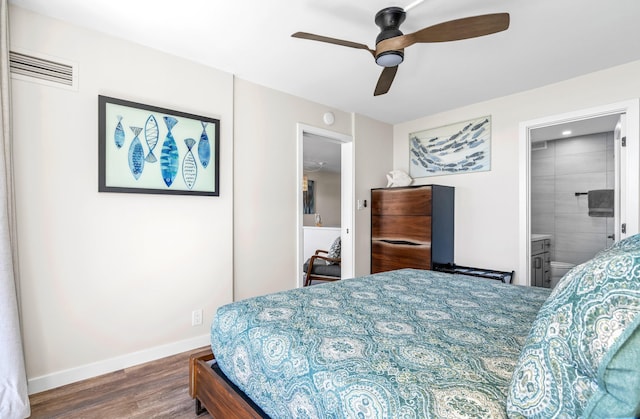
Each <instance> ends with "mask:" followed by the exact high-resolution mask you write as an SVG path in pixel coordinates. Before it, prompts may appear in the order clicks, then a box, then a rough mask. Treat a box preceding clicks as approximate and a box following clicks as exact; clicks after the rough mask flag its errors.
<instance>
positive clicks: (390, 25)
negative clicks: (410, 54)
mask: <svg viewBox="0 0 640 419" xmlns="http://www.w3.org/2000/svg"><path fill="white" fill-rule="evenodd" d="M406 17H407V14H406V13H405V11H404V9H402V8H401V7H386V8H384V9H382V10H380V11H379V12H378V13H376V17H375V22H376V25H378V27H380V33H379V34H378V36H377V37H376V45H377V44H378V43H379V42H380V41H384V40H385V39H389V38H395V37H396V36H402V35H403V33H402V31H401V30H400V25H401V24H402V22H404V20H405V18H406ZM403 60H404V52H403V51H402V50H391V51H384V52H382V53H380V54H378V55H377V56H376V63H378V64H379V65H381V66H383V67H393V66H396V65H398V64H400V63H401V62H402V61H403Z"/></svg>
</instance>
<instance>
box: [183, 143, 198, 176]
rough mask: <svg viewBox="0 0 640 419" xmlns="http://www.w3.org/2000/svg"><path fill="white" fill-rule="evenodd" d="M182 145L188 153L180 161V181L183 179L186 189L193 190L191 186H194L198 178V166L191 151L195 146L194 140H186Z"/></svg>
mask: <svg viewBox="0 0 640 419" xmlns="http://www.w3.org/2000/svg"><path fill="white" fill-rule="evenodd" d="M184 143H185V145H186V146H187V150H188V151H187V154H185V156H184V159H182V179H184V183H185V185H187V188H189V189H193V185H195V183H196V179H197V178H198V165H197V164H196V158H195V156H194V155H193V151H191V149H192V148H193V146H194V145H195V144H196V140H194V139H193V138H187V139H185V140H184Z"/></svg>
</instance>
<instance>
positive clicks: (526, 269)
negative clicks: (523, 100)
mask: <svg viewBox="0 0 640 419" xmlns="http://www.w3.org/2000/svg"><path fill="white" fill-rule="evenodd" d="M621 113H624V114H626V137H627V146H626V153H625V156H624V157H623V158H624V162H621V163H623V167H626V170H625V172H626V186H623V187H624V191H621V192H624V194H625V207H624V208H621V213H622V214H626V216H625V219H621V220H620V223H626V225H627V226H626V227H627V230H626V231H627V233H626V237H628V236H630V235H633V234H637V233H638V232H639V231H640V197H639V195H640V99H633V100H628V101H624V102H617V103H612V104H609V105H603V106H598V107H594V108H588V109H583V110H578V111H573V112H568V113H563V114H558V115H550V116H545V117H542V118H538V119H534V120H530V121H524V122H521V123H520V127H519V144H520V147H519V156H518V158H519V167H520V173H519V183H520V186H519V190H520V194H519V218H520V222H519V250H518V260H519V264H518V269H519V272H520V273H521V275H525V278H528V280H527V281H519V282H520V283H521V284H522V283H525V285H529V286H530V285H531V278H529V276H530V275H529V273H530V272H531V270H530V269H531V267H530V261H531V205H530V204H531V167H530V165H531V131H532V130H534V129H537V128H543V127H547V126H551V125H558V124H563V123H567V122H573V121H580V120H584V119H591V118H595V117H599V116H606V115H613V114H621ZM616 164H617V163H616ZM616 228H619V226H616ZM623 237H625V236H623Z"/></svg>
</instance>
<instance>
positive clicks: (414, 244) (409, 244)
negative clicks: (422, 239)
mask: <svg viewBox="0 0 640 419" xmlns="http://www.w3.org/2000/svg"><path fill="white" fill-rule="evenodd" d="M380 241H381V242H384V243H388V244H404V245H407V246H420V243H414V242H409V241H406V240H380Z"/></svg>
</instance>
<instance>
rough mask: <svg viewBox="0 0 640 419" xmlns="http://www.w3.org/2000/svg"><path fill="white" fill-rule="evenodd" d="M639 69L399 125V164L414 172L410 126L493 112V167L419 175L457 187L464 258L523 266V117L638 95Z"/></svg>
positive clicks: (458, 251) (458, 247)
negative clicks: (520, 231) (521, 241)
mask: <svg viewBox="0 0 640 419" xmlns="http://www.w3.org/2000/svg"><path fill="white" fill-rule="evenodd" d="M638 74H640V61H636V62H632V63H630V64H627V65H623V66H619V67H614V68H611V69H608V70H604V71H600V72H596V73H591V74H588V75H586V76H583V77H578V78H575V79H571V80H567V81H564V82H561V83H557V84H552V85H549V86H546V87H542V88H539V89H535V90H530V91H526V92H522V93H519V94H514V95H510V96H505V97H501V98H498V99H495V100H490V101H487V102H482V103H477V104H474V105H470V106H466V107H463V108H459V109H454V110H451V111H448V112H443V113H440V114H437V115H431V116H427V117H424V118H420V119H417V120H414V121H409V122H406V123H402V124H397V125H396V126H394V153H393V155H394V168H396V169H401V170H405V171H406V170H408V164H409V157H408V156H409V155H408V135H409V133H411V132H415V131H419V130H423V129H427V128H433V127H439V126H443V125H447V124H451V123H455V122H460V121H465V120H467V119H471V118H475V117H479V116H483V115H491V117H492V121H491V123H492V138H491V141H492V144H491V153H492V155H491V171H489V172H482V173H473V174H461V175H448V176H436V177H430V178H421V179H417V180H416V182H415V183H416V184H427V183H437V184H442V185H449V186H454V187H455V188H456V210H455V211H456V219H455V223H456V226H455V229H456V233H455V261H456V263H458V264H461V265H472V266H478V267H486V268H493V269H503V270H511V269H517V267H518V249H519V245H520V240H524V238H523V237H519V225H520V223H522V222H524V220H520V219H519V209H518V208H519V192H520V189H519V188H520V186H519V178H518V177H519V148H520V147H521V146H522V144H521V143H520V139H519V125H520V123H521V122H524V121H530V120H533V119H538V118H542V117H546V116H551V115H556V114H562V113H567V112H573V111H578V110H582V109H588V108H592V107H597V106H602V105H607V104H612V103H616V102H621V101H626V100H629V99H633V98H637V97H639V96H640V77H638ZM636 158H639V156H636ZM636 193H637V192H636ZM635 216H636V217H637V216H638V214H636V215H635ZM519 274H520V273H519V272H516V281H517V282H518V283H520V284H524V281H525V275H519Z"/></svg>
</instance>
